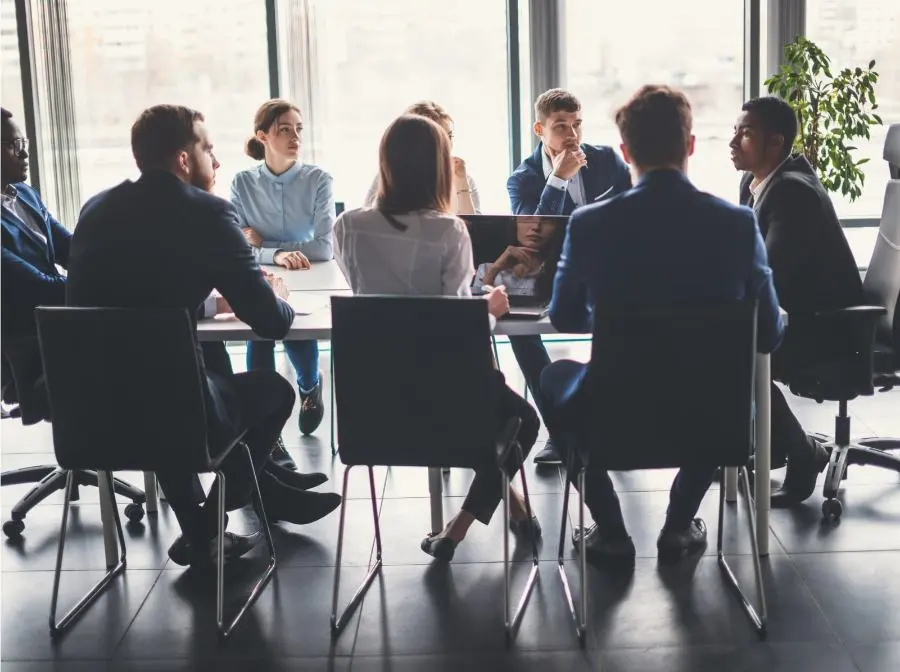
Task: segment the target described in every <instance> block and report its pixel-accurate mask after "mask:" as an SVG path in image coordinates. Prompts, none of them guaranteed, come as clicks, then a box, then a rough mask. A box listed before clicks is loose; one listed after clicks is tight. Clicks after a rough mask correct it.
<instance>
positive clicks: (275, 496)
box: [259, 472, 341, 525]
mask: <svg viewBox="0 0 900 672" xmlns="http://www.w3.org/2000/svg"><path fill="white" fill-rule="evenodd" d="M259 487H260V490H261V491H262V493H263V505H264V506H265V508H266V516H268V518H269V520H270V521H272V522H275V521H277V520H283V521H285V522H288V523H294V524H296V525H308V524H309V523H314V522H315V521H317V520H320V519H322V518H324V517H325V516H327V515H328V514H329V513H331V512H332V511H334V510H335V509H336V508H338V507H339V506H340V505H341V496H340V495H339V494H337V493H336V492H307V491H306V490H300V489H298V488H292V487H290V486H289V485H287V484H285V483H283V482H282V481H280V480H279V479H277V478H275V477H274V476H272V474H270V473H269V472H265V473H264V474H262V475H261V476H260V483H259Z"/></svg>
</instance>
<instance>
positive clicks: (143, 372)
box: [35, 308, 275, 638]
mask: <svg viewBox="0 0 900 672" xmlns="http://www.w3.org/2000/svg"><path fill="white" fill-rule="evenodd" d="M35 317H36V319H37V327H38V338H39V341H40V347H41V356H42V358H43V361H44V371H45V377H46V384H47V394H48V398H49V401H50V410H51V414H52V416H53V425H52V426H53V446H54V450H55V451H56V459H57V461H58V462H59V464H60V466H61V467H62V468H63V469H64V470H66V498H65V504H64V506H63V513H62V524H61V529H60V535H59V551H58V553H57V558H56V574H55V576H54V580H53V596H52V601H51V606H50V632H51V635H53V636H56V635H59V634H61V633H63V632H65V631H66V630H67V629H68V628H69V627H70V626H71V625H72V624H73V623H74V622H75V620H76V619H77V618H78V617H79V616H81V614H82V613H84V611H85V609H86V608H87V607H89V606H90V605H91V604H92V603H93V602H94V601H95V600H96V599H97V597H98V596H99V595H100V594H101V593H102V592H103V590H104V589H105V588H106V587H107V586H108V585H109V584H110V583H111V582H112V580H113V579H114V578H115V577H116V576H118V575H119V574H120V573H121V572H122V571H123V570H124V569H125V558H126V555H125V538H124V535H123V534H122V524H121V521H120V520H119V513H118V509H117V508H115V507H114V519H115V524H116V532H117V534H118V538H119V543H120V544H121V546H122V550H121V556H120V558H119V562H118V564H116V565H115V566H114V567H113V568H112V569H111V570H109V571H108V572H107V573H106V575H105V576H104V577H103V578H102V579H101V580H100V582H99V583H97V585H96V586H94V588H92V589H91V591H90V592H88V593H87V594H86V595H85V596H84V597H83V598H82V599H81V600H79V601H78V603H76V604H75V606H74V607H72V609H71V610H70V611H69V612H68V613H67V614H66V615H65V616H64V617H63V618H62V620H60V621H59V622H57V621H56V606H57V598H58V595H59V580H60V574H61V568H62V559H63V551H64V549H65V542H66V523H67V520H68V516H69V505H70V503H71V500H72V497H71V495H72V489H73V485H74V482H75V478H74V471H73V470H77V469H97V470H99V471H101V472H105V475H106V478H107V479H108V481H107V486H108V487H109V486H110V481H111V473H112V472H113V471H116V470H123V469H124V470H139V471H153V472H156V471H173V470H176V469H177V470H183V471H185V472H190V473H203V472H213V471H214V472H216V481H217V482H218V484H219V491H218V492H219V501H218V553H217V574H216V577H217V586H216V588H217V590H216V621H217V623H218V627H219V633H220V635H221V636H222V637H223V638H224V637H228V636H229V635H230V634H231V632H232V631H233V630H234V628H235V627H236V626H237V624H238V623H239V622H240V620H241V618H242V617H243V616H244V614H245V613H246V611H247V609H248V608H249V607H250V606H251V605H252V604H253V603H254V602H255V601H256V599H257V597H259V594H260V593H261V591H262V589H263V587H264V586H265V584H266V583H267V582H268V580H269V578H270V577H271V576H272V572H273V571H274V570H275V547H274V545H273V544H272V536H271V533H270V531H269V524H268V521H267V519H266V515H265V511H264V510H263V506H262V498H261V496H260V493H259V484H258V483H257V482H256V477H255V476H254V477H253V492H254V504H255V508H256V513H257V516H258V517H259V521H260V526H261V527H262V530H263V533H264V535H265V538H266V542H267V544H268V550H269V564H268V566H267V567H266V570H265V572H264V573H263V575H262V576H261V577H260V578H259V579H258V580H257V582H256V583H255V585H254V586H253V589H252V590H251V591H250V594H249V596H248V597H247V598H246V600H245V601H244V603H243V605H242V606H241V608H240V609H239V610H238V612H237V615H236V616H234V618H233V619H232V620H231V621H230V622H229V623H227V624H226V623H225V621H224V617H223V611H224V559H225V554H224V550H223V541H224V531H225V477H224V475H223V474H222V472H221V471H219V465H220V464H221V462H222V460H223V459H224V458H225V456H226V455H227V454H228V453H230V452H231V450H232V449H233V448H234V447H235V446H239V448H238V450H240V451H242V452H244V453H245V454H246V456H247V460H248V468H249V469H250V472H251V474H252V473H254V472H253V462H252V459H251V457H250V450H249V448H248V447H247V446H246V444H243V443H240V442H239V440H238V439H236V440H235V441H234V443H232V444H231V445H230V446H228V447H227V449H226V450H224V451H223V452H222V453H219V454H217V455H216V457H215V458H212V457H211V456H210V455H209V450H208V448H207V435H206V404H205V392H204V390H205V385H206V381H205V380H204V379H203V378H202V377H201V374H200V367H199V360H198V357H197V348H196V343H195V333H194V329H193V327H192V325H191V321H190V319H189V317H188V314H187V311H185V310H177V309H173V310H132V309H125V308H38V309H37V310H36V311H35ZM159 399H165V400H166V403H165V408H164V409H163V410H160V407H159V403H158V401H159ZM123 437H127V439H128V440H127V441H123V440H122V438H123Z"/></svg>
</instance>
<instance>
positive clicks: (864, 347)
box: [784, 124, 900, 520]
mask: <svg viewBox="0 0 900 672" xmlns="http://www.w3.org/2000/svg"><path fill="white" fill-rule="evenodd" d="M884 158H885V160H886V161H887V162H888V166H889V167H890V171H891V179H890V180H889V181H888V184H887V188H886V189H885V194H884V209H883V210H882V214H881V224H880V226H879V229H878V239H877V240H876V243H875V250H874V251H873V253H872V260H871V261H870V262H869V267H868V269H867V270H866V277H865V279H864V281H863V295H864V299H865V301H866V302H868V303H869V304H870V305H868V306H853V307H850V308H845V309H842V310H835V311H829V312H826V313H820V314H818V315H815V316H813V317H811V318H805V319H808V320H811V323H812V326H813V327H814V328H815V329H817V330H833V329H837V328H840V329H845V330H847V333H848V339H847V343H846V347H845V348H844V350H843V352H842V353H840V354H838V355H836V356H835V357H832V358H829V359H828V360H827V361H822V362H817V363H816V364H815V365H814V366H812V367H810V368H809V369H806V370H804V371H801V372H798V373H795V374H792V375H791V377H790V378H789V379H786V380H785V381H784V382H785V383H786V384H787V385H788V387H789V388H790V390H791V392H792V393H794V394H796V395H798V396H801V397H806V398H808V399H815V400H816V401H818V402H820V403H821V402H823V401H826V400H827V401H837V402H838V414H837V416H836V417H835V434H834V437H829V436H825V435H821V434H818V435H813V436H815V438H817V439H818V440H820V441H822V442H823V443H825V445H826V447H828V448H829V449H830V450H831V459H830V461H829V464H828V470H827V471H826V474H825V486H824V488H823V495H824V497H825V501H824V502H822V515H823V516H824V517H825V519H834V520H837V519H839V518H840V516H841V514H842V513H843V505H842V504H841V502H840V500H839V499H837V496H838V490H839V488H840V485H841V480H842V478H843V477H844V474H845V472H846V469H847V465H850V464H868V465H873V466H878V467H883V468H885V469H892V470H894V471H897V472H900V455H898V454H895V453H893V452H892V451H897V450H900V439H896V438H887V437H882V438H867V439H861V440H859V441H857V442H856V443H851V441H850V416H849V414H848V413H847V403H848V402H849V401H851V400H852V399H855V398H856V397H858V396H867V395H872V394H875V392H876V390H877V391H878V392H888V391H889V390H891V389H892V388H893V387H895V386H900V376H898V375H897V372H898V371H900V124H893V125H892V126H891V127H890V128H889V129H888V134H887V140H886V142H885V148H884ZM794 319H795V318H794V316H790V320H791V321H792V323H793V320H794Z"/></svg>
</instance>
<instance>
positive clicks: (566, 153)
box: [551, 143, 587, 180]
mask: <svg viewBox="0 0 900 672" xmlns="http://www.w3.org/2000/svg"><path fill="white" fill-rule="evenodd" d="M551 163H552V164H553V174H554V175H556V176H557V177H558V178H559V179H561V180H571V179H572V178H573V177H575V174H576V173H577V172H578V171H579V170H581V168H582V167H584V166H586V165H587V159H586V158H585V156H584V152H582V151H581V147H579V146H578V145H576V144H574V143H572V145H571V146H567V147H566V148H565V149H564V150H563V151H561V152H560V153H559V154H557V155H556V156H554V157H553V159H551Z"/></svg>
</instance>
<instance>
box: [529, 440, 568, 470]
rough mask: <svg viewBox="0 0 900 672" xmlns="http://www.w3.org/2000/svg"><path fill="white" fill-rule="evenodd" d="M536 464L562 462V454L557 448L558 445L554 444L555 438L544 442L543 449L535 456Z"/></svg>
mask: <svg viewBox="0 0 900 672" xmlns="http://www.w3.org/2000/svg"><path fill="white" fill-rule="evenodd" d="M534 463H535V464H562V463H563V461H562V456H561V455H560V454H559V451H557V450H556V446H554V445H553V439H547V443H545V444H544V448H543V450H541V451H540V452H539V453H538V454H537V455H535V456H534Z"/></svg>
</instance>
